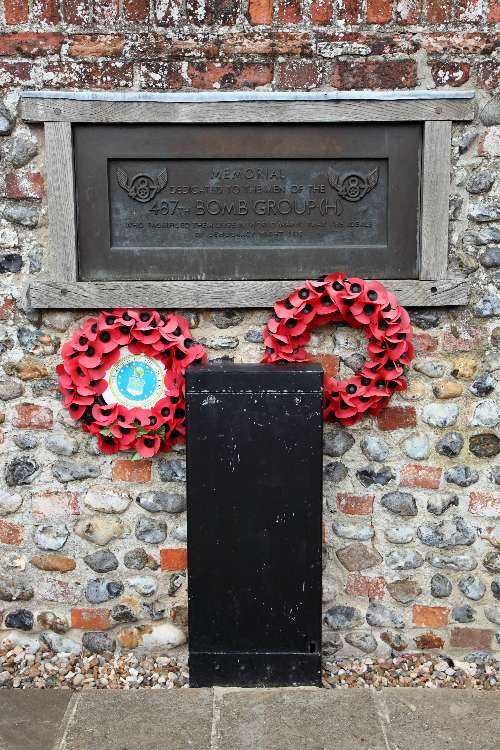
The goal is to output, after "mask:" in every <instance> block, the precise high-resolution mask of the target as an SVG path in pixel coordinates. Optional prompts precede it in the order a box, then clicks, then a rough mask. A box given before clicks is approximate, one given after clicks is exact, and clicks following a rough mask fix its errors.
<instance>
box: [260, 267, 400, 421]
mask: <svg viewBox="0 0 500 750" xmlns="http://www.w3.org/2000/svg"><path fill="white" fill-rule="evenodd" d="M326 323H347V325H350V326H352V327H353V328H360V329H362V332H363V334H364V336H365V337H366V338H367V340H368V359H367V361H366V362H365V364H364V367H363V369H362V370H361V371H360V372H357V373H355V374H354V375H353V376H352V377H350V378H348V379H347V380H337V379H336V378H333V377H329V376H327V375H325V376H324V381H323V383H324V410H323V417H324V419H325V420H329V421H337V422H340V423H341V424H343V425H350V424H354V423H355V422H357V421H358V420H359V419H361V418H362V417H363V416H364V415H367V414H371V415H377V414H379V412H380V411H381V410H382V409H383V408H384V406H385V405H386V404H387V403H388V401H389V399H390V398H391V396H392V395H393V393H395V392H396V391H402V390H404V389H405V388H406V387H407V383H406V379H405V377H404V371H405V366H406V365H408V364H409V363H410V361H411V359H412V357H413V345H412V343H411V336H412V330H411V325H410V318H409V315H408V313H407V311H406V310H405V309H404V308H403V307H401V306H400V305H399V304H398V301H397V299H396V297H395V296H394V294H392V293H391V292H389V291H388V290H387V289H386V288H385V287H384V286H383V284H381V283H380V282H379V281H364V280H363V279H359V278H348V277H346V276H345V275H344V274H342V273H333V274H329V275H328V276H325V277H323V278H322V279H319V280H317V281H306V282H305V283H304V284H303V285H302V286H300V287H299V288H298V289H295V290H294V291H293V292H292V293H291V294H289V295H288V297H286V299H282V300H279V301H278V302H276V303H275V305H274V315H273V316H272V317H271V318H270V319H269V321H268V323H267V325H266V327H265V329H264V342H265V345H266V350H265V354H264V357H263V360H262V361H263V362H281V361H286V362H305V361H308V360H309V361H310V360H311V356H310V355H309V354H308V353H307V351H306V349H305V346H306V344H307V343H308V342H309V339H310V334H311V331H313V330H314V329H316V328H318V327H319V326H322V325H325V324H326Z"/></svg>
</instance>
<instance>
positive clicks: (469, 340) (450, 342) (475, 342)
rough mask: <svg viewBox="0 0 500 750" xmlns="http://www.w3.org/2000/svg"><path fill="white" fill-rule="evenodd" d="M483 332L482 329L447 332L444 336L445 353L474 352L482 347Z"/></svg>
mask: <svg viewBox="0 0 500 750" xmlns="http://www.w3.org/2000/svg"><path fill="white" fill-rule="evenodd" d="M482 333H483V332H482V330H481V329H480V328H468V329H465V330H464V329H460V331H458V330H451V329H450V330H448V331H445V333H444V335H443V351H445V352H447V353H450V352H472V351H474V350H475V349H478V348H480V347H481V345H482V340H483V336H482Z"/></svg>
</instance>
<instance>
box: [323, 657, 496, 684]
mask: <svg viewBox="0 0 500 750" xmlns="http://www.w3.org/2000/svg"><path fill="white" fill-rule="evenodd" d="M465 658H467V659H469V661H458V660H456V659H455V660H454V659H451V658H450V657H448V656H442V655H439V656H438V655H434V654H401V655H400V656H399V655H398V656H395V657H393V658H389V659H371V658H369V657H364V658H361V659H335V660H333V661H331V662H326V664H325V669H324V671H323V686H324V687H326V688H357V687H375V688H383V687H413V688H414V687H425V688H439V687H445V688H475V689H477V690H499V689H500V662H499V661H497V660H496V659H494V658H493V657H491V655H490V654H486V653H483V652H476V653H474V654H470V655H469V656H468V657H465Z"/></svg>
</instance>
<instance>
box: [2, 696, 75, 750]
mask: <svg viewBox="0 0 500 750" xmlns="http://www.w3.org/2000/svg"><path fill="white" fill-rule="evenodd" d="M71 696H72V693H71V691H70V690H0V750H51V749H52V746H53V744H54V741H55V739H56V737H57V733H58V730H59V726H60V724H61V722H62V720H63V717H64V713H65V711H66V708H67V707H68V703H69V701H70V698H71Z"/></svg>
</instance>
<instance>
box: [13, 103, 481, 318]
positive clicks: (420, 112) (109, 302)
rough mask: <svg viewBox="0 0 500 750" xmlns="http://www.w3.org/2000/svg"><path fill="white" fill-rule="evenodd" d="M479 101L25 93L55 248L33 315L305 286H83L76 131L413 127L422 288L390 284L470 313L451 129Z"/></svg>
mask: <svg viewBox="0 0 500 750" xmlns="http://www.w3.org/2000/svg"><path fill="white" fill-rule="evenodd" d="M473 97H474V93H473V92H472V91H468V92H453V91H445V92H441V91H439V92H437V91H411V92H410V91H403V92H397V91H393V92H320V93H318V92H314V93H312V94H302V93H301V94H297V93H289V92H286V93H285V92H278V93H276V92H252V93H249V92H234V93H233V92H231V93H209V94H207V93H205V94H203V93H201V94H151V93H142V92H128V93H121V92H75V93H72V92H45V91H43V92H35V91H34V92H25V93H24V94H23V95H22V97H21V102H20V114H21V117H22V118H23V119H24V120H26V121H29V122H43V123H44V126H45V140H46V184H47V196H48V211H49V248H48V258H47V262H46V264H45V270H46V275H45V276H44V277H43V278H41V279H40V280H39V281H38V280H37V281H33V282H31V283H30V287H29V295H30V302H31V305H32V306H33V307H39V308H81V309H89V308H98V307H110V306H125V305H134V306H137V307H163V308H165V307H176V308H222V307H242V308H243V307H254V308H255V307H270V306H272V304H273V302H274V301H275V300H276V299H277V298H279V297H282V296H283V295H285V294H286V293H287V292H288V291H289V290H290V288H291V287H292V286H294V285H295V284H298V283H299V282H291V281H290V280H289V279H288V280H278V281H199V282H198V281H151V282H139V281H123V282H83V281H78V264H77V231H76V214H75V191H74V168H73V145H72V123H77V122H92V123H116V122H121V123H145V122H149V123H162V122H164V123H169V122H176V123H183V122H184V123H209V122H212V123H237V122H246V123H248V122H255V123H259V122H267V123H269V122H276V123H278V122H288V123H289V122H361V121H363V122H405V121H407V122H415V121H420V122H423V124H424V138H423V158H422V169H423V174H422V194H421V216H420V219H421V236H420V273H419V279H415V280H404V281H394V280H390V279H388V280H384V281H383V283H384V284H385V285H386V286H387V287H388V288H389V289H391V290H393V291H394V292H395V293H396V294H397V295H398V298H399V300H400V302H401V303H402V304H403V305H407V306H428V305H431V306H439V305H463V304H466V302H467V297H468V288H467V284H466V282H465V280H464V279H463V278H450V277H448V205H449V189H450V152H451V123H452V121H454V120H455V121H456V120H471V119H472V118H473V116H474V102H473Z"/></svg>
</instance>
